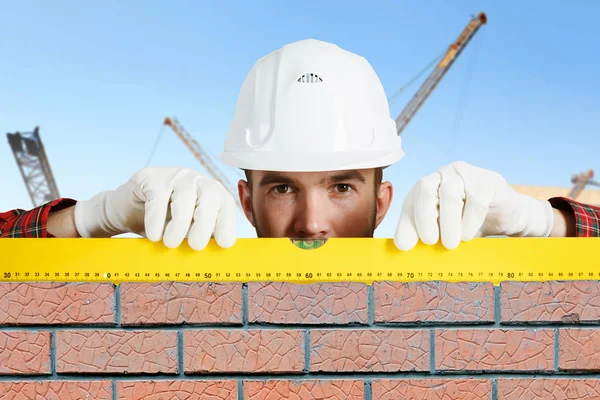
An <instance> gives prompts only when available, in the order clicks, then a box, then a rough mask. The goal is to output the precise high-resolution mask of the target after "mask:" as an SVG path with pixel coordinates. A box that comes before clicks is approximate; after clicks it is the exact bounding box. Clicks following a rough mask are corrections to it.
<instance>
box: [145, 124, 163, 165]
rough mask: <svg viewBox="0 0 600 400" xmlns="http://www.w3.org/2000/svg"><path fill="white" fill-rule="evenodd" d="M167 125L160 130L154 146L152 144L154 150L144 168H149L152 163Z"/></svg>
mask: <svg viewBox="0 0 600 400" xmlns="http://www.w3.org/2000/svg"><path fill="white" fill-rule="evenodd" d="M165 126H166V125H164V124H163V125H162V127H161V128H160V131H159V132H158V136H157V137H156V140H155V141H154V146H152V150H151V151H150V156H149V157H148V161H146V166H145V167H144V168H147V167H148V165H150V161H151V160H152V157H154V153H155V152H156V148H157V147H158V142H160V138H161V137H162V135H163V133H164V132H165Z"/></svg>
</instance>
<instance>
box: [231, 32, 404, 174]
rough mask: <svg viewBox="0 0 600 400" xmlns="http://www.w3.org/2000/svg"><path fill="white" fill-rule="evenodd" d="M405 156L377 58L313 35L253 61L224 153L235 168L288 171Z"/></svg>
mask: <svg viewBox="0 0 600 400" xmlns="http://www.w3.org/2000/svg"><path fill="white" fill-rule="evenodd" d="M403 156H404V152H403V151H402V147H401V142H400V136H399V135H398V134H397V133H396V124H395V121H394V120H393V119H392V118H391V117H390V111H389V105H388V102H387V98H386V95H385V92H384V90H383V87H382V85H381V82H380V81H379V78H378V77H377V74H375V71H374V70H373V68H372V67H371V65H370V64H369V63H368V62H367V60H366V59H364V58H363V57H361V56H358V55H356V54H353V53H351V52H349V51H346V50H343V49H341V48H339V47H338V46H336V45H334V44H331V43H327V42H323V41H319V40H314V39H308V40H302V41H298V42H294V43H290V44H287V45H285V46H283V47H282V48H280V49H279V50H276V51H274V52H272V53H270V54H268V55H266V56H264V57H262V58H261V59H259V60H258V61H257V62H256V64H254V67H253V68H252V70H250V72H249V73H248V76H247V77H246V80H245V81H244V83H243V85H242V88H241V91H240V95H239V98H238V102H237V107H236V112H235V116H234V119H233V121H232V122H231V124H230V127H229V133H228V135H227V138H226V139H225V149H224V152H223V153H221V159H222V160H223V161H224V162H225V163H227V164H228V165H230V166H233V167H236V168H241V169H248V170H265V171H282V172H283V171H289V172H313V171H335V170H344V169H363V168H374V167H385V166H388V165H391V164H393V163H395V162H396V161H398V160H400V159H401V158H402V157H403Z"/></svg>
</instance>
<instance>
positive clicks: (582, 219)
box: [548, 197, 600, 237]
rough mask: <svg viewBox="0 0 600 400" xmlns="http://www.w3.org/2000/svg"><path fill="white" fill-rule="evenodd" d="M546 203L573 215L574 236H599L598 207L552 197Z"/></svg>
mask: <svg viewBox="0 0 600 400" xmlns="http://www.w3.org/2000/svg"><path fill="white" fill-rule="evenodd" d="M548 201H549V202H550V204H551V205H552V207H553V208H556V209H557V210H563V211H569V212H574V213H575V227H576V229H575V236H577V237H599V236H600V207H595V206H591V205H588V204H583V203H580V202H578V201H575V200H571V199H569V198H567V197H553V198H551V199H549V200H548Z"/></svg>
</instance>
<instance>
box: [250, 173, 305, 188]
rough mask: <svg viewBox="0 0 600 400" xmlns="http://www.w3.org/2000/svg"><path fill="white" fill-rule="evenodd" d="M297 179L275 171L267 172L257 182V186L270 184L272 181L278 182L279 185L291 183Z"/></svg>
mask: <svg viewBox="0 0 600 400" xmlns="http://www.w3.org/2000/svg"><path fill="white" fill-rule="evenodd" d="M296 182H297V181H296V180H295V179H293V178H291V177H289V176H286V175H283V174H277V173H268V174H265V175H264V176H263V177H262V178H261V179H260V182H259V183H258V186H259V187H263V186H267V185H272V184H274V183H278V184H280V185H289V184H292V183H296Z"/></svg>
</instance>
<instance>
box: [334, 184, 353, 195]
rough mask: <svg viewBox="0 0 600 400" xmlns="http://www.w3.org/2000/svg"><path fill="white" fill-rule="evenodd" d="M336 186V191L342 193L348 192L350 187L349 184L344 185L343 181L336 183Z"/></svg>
mask: <svg viewBox="0 0 600 400" xmlns="http://www.w3.org/2000/svg"><path fill="white" fill-rule="evenodd" d="M336 188H337V190H338V192H342V193H345V192H349V191H350V189H351V188H350V185H344V184H343V183H340V184H338V185H336Z"/></svg>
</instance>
